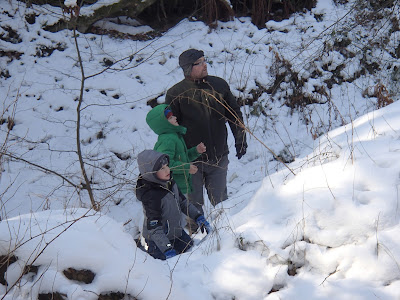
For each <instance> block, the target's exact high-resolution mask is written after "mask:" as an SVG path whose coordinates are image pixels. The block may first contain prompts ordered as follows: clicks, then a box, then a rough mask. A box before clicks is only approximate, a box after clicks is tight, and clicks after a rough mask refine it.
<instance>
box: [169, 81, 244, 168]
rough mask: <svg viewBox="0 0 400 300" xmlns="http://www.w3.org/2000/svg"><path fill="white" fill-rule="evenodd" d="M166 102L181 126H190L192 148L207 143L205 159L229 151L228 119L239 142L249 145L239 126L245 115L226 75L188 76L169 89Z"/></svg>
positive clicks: (189, 144)
mask: <svg viewBox="0 0 400 300" xmlns="http://www.w3.org/2000/svg"><path fill="white" fill-rule="evenodd" d="M165 103H166V104H168V105H170V107H171V110H172V112H173V113H174V115H175V116H176V117H177V118H178V122H179V124H180V125H182V126H184V127H186V128H187V133H186V135H185V136H184V139H185V142H186V145H187V147H188V148H191V147H194V146H196V145H198V144H199V143H200V142H203V143H204V144H205V145H206V147H207V152H206V153H203V154H202V156H201V159H202V160H203V161H217V160H219V159H220V158H221V157H222V156H223V155H227V154H228V153H229V150H228V145H227V137H228V132H227V129H226V125H225V123H226V121H228V123H229V126H230V128H231V130H232V133H233V136H234V137H235V144H236V145H245V146H246V147H247V144H246V134H245V132H244V130H243V128H241V127H240V126H239V124H240V123H242V124H243V117H242V113H241V111H240V107H239V105H238V103H237V101H236V98H235V97H234V96H233V95H232V93H231V91H230V89H229V85H228V83H227V82H226V81H225V80H223V79H222V78H219V77H215V76H207V77H205V78H204V79H201V80H196V81H192V80H190V79H187V78H185V79H184V80H182V81H181V82H179V83H177V84H175V85H174V86H173V87H172V88H170V89H169V90H168V91H167V95H166V97H165Z"/></svg>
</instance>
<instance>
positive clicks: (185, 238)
mask: <svg viewBox="0 0 400 300" xmlns="http://www.w3.org/2000/svg"><path fill="white" fill-rule="evenodd" d="M170 242H171V245H172V247H173V248H174V249H175V251H176V253H178V254H181V253H184V252H186V251H188V250H189V249H190V248H191V247H192V246H193V240H192V239H191V238H190V236H189V235H188V234H187V233H186V232H185V231H184V230H182V236H180V237H179V238H175V239H173V240H171V241H170ZM146 243H147V246H148V249H147V253H149V254H150V255H151V256H153V257H154V258H157V259H162V260H165V255H164V253H162V252H161V251H160V249H158V247H157V245H156V243H154V242H153V241H149V240H147V239H146Z"/></svg>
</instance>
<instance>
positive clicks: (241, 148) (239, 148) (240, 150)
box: [235, 143, 247, 159]
mask: <svg viewBox="0 0 400 300" xmlns="http://www.w3.org/2000/svg"><path fill="white" fill-rule="evenodd" d="M235 147H236V156H237V158H238V159H241V158H242V156H243V155H245V154H246V150H247V144H246V143H239V144H235Z"/></svg>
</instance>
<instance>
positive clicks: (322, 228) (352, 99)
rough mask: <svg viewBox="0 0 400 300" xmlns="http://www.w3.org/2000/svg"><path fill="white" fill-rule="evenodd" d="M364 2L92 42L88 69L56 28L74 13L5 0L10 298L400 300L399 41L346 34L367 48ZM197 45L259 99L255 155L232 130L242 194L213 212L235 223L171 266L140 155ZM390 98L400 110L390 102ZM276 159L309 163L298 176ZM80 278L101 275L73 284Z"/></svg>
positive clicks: (1, 193) (233, 188) (2, 289)
mask: <svg viewBox="0 0 400 300" xmlns="http://www.w3.org/2000/svg"><path fill="white" fill-rule="evenodd" d="M352 5H354V3H353V2H350V3H348V4H347V5H336V4H334V2H333V1H318V4H317V7H316V8H315V9H313V10H312V12H307V13H302V14H296V15H294V16H292V17H291V18H290V19H289V20H285V21H282V22H279V23H278V22H272V21H271V22H268V23H267V28H266V29H260V30H259V29H257V27H255V26H254V25H253V24H252V23H251V22H250V20H249V19H247V18H241V19H235V20H234V21H231V22H227V23H219V24H218V28H217V29H215V30H210V29H209V28H208V27H207V26H205V25H204V24H203V23H201V22H189V21H188V20H183V21H182V22H181V23H180V24H178V25H177V26H175V27H174V28H172V29H170V30H169V31H168V32H166V33H165V34H163V35H162V36H161V37H160V38H156V39H152V40H149V41H138V40H130V39H124V40H123V39H116V38H112V37H109V36H106V35H104V36H100V35H95V34H79V36H78V37H77V43H78V47H79V53H80V55H81V57H82V65H83V69H81V68H80V64H79V60H78V54H77V53H78V52H77V50H78V49H77V47H76V45H75V39H74V36H73V33H72V31H67V30H64V31H61V32H59V33H50V32H46V31H44V30H42V29H41V24H44V23H47V24H50V23H52V22H56V21H57V20H58V19H59V18H60V17H61V16H62V13H61V11H55V10H54V8H52V9H51V11H50V10H48V9H47V8H46V7H45V6H44V7H38V6H32V7H31V8H27V7H25V5H24V4H23V3H20V2H17V1H13V0H11V1H3V2H2V5H1V8H0V11H1V14H0V20H1V30H2V32H1V39H0V49H2V51H3V52H4V53H6V54H4V55H2V56H1V57H0V66H1V69H2V72H1V82H0V91H1V92H0V95H1V96H2V103H3V106H2V114H1V122H0V124H1V125H0V136H1V138H0V140H1V141H4V142H3V143H2V148H1V150H2V152H1V153H2V156H1V171H2V172H1V177H0V197H1V211H0V216H1V222H0V227H1V229H0V236H1V237H0V255H1V256H2V257H1V259H2V261H3V262H4V257H3V256H7V255H12V257H13V259H12V260H11V261H10V263H11V264H10V266H9V267H8V269H7V272H6V273H4V271H5V270H4V271H3V273H1V272H0V295H4V297H3V296H2V297H3V299H37V297H38V295H39V294H40V295H42V296H41V297H45V296H43V295H47V294H50V295H55V294H56V293H58V294H57V295H62V296H63V297H64V298H65V299H77V300H78V299H101V297H104V295H105V294H110V293H119V294H115V297H117V298H115V299H122V297H124V295H126V296H125V299H134V297H135V298H136V299H178V300H180V299H199V300H200V299H201V300H204V299H218V300H219V299H221V300H222V299H300V300H301V299H363V300H364V299H400V292H399V291H400V265H399V262H400V238H399V236H400V232H399V230H400V227H399V225H398V224H399V202H398V201H399V199H398V198H399V195H398V185H399V180H400V179H399V178H400V177H399V174H400V173H399V171H400V165H399V163H398V161H400V160H399V155H400V139H399V130H400V121H398V117H397V116H398V115H399V110H400V106H399V104H398V102H396V100H398V97H397V96H393V95H396V94H394V93H393V91H395V90H396V88H397V81H396V80H392V79H393V78H394V79H395V76H397V75H396V74H397V73H396V72H395V70H397V68H398V67H397V66H398V62H397V59H396V58H395V57H393V56H392V55H391V52H390V51H391V50H387V48H383V47H381V48H379V47H376V48H373V49H372V48H371V49H366V50H365V49H364V50H365V52H363V51H364V50H363V51H360V48H357V47H361V46H360V45H363V46H366V45H369V44H371V45H375V44H374V43H373V42H376V41H381V40H383V38H382V36H383V33H382V31H385V32H388V31H389V30H388V28H389V27H388V26H389V25H388V24H389V23H388V22H385V20H384V19H378V20H376V21H375V23H376V24H378V23H379V24H380V22H381V24H380V26H378V27H379V28H381V29H382V28H383V29H384V30H379V29H377V30H376V32H374V34H372V35H371V34H370V32H369V31H367V30H366V28H363V27H362V26H355V27H353V28H352V29H351V30H348V32H347V33H346V38H348V39H350V40H353V41H356V42H352V43H350V44H348V45H346V46H343V44H341V43H340V42H342V41H344V40H345V38H344V36H345V35H344V34H343V32H344V28H345V27H346V26H342V25H341V24H342V23H341V22H338V23H337V21H338V20H341V21H343V20H347V21H348V22H349V24H352V23H351V22H353V21H354V19H353V18H354V16H355V12H354V11H353V9H354V6H352ZM395 7H396V6H395ZM39 12H40V14H39ZM349 12H352V14H350V13H349ZM396 13H397V12H396ZM28 15H29V16H32V15H35V16H36V17H35V21H34V22H27V21H26V19H27V18H26V16H28ZM340 26H342V27H340ZM385 26H386V27H385ZM390 26H392V25H390ZM393 28H394V27H393ZM124 29H126V27H124ZM136 30H137V29H136ZM145 30H148V28H145ZM364 30H365V31H364ZM369 30H371V28H369ZM398 32H399V31H395V30H393V32H392V31H391V34H390V35H389V41H388V42H387V44H386V46H388V47H389V49H391V48H390V47H392V48H394V47H395V45H396V42H397V43H398V38H399V36H398ZM362 37H364V38H362ZM367 37H368V38H367ZM188 48H198V49H202V50H204V52H205V53H206V56H207V61H208V71H209V73H210V74H212V75H217V76H220V77H223V78H225V79H226V80H227V81H228V82H229V84H230V85H231V88H232V92H233V93H234V94H235V95H236V96H237V97H238V98H240V99H242V100H243V101H244V102H245V103H247V104H249V103H250V102H253V103H252V105H245V106H243V107H242V110H243V113H244V114H245V119H246V120H245V121H246V125H247V127H248V129H249V135H248V137H249V138H248V140H249V148H248V152H247V154H246V155H245V156H244V157H243V158H242V159H241V160H240V161H238V160H237V158H236V157H235V156H234V154H235V153H233V152H234V151H233V149H234V145H233V138H232V136H230V137H229V143H230V148H231V151H232V153H230V154H229V159H230V165H229V171H228V189H229V191H228V192H229V199H228V200H227V201H225V202H223V203H222V204H221V205H220V206H218V207H216V208H215V209H214V208H212V207H210V204H209V203H208V204H207V207H206V211H207V218H208V219H209V220H212V223H213V226H214V227H215V228H216V229H217V231H216V232H215V233H213V235H212V236H210V237H209V238H208V239H207V240H206V241H205V242H204V243H202V244H200V245H198V246H195V247H194V249H193V250H192V251H191V252H190V253H187V254H184V255H181V256H178V257H175V258H172V259H170V260H168V261H166V262H162V261H157V260H154V259H153V258H152V257H150V256H148V255H146V254H145V253H144V252H142V251H141V250H140V249H138V248H137V247H136V245H135V241H134V238H137V237H138V233H139V230H140V228H141V224H142V221H143V216H142V214H143V213H142V208H141V205H140V203H138V202H137V200H136V198H135V195H134V193H133V188H134V184H135V181H136V179H137V176H138V168H137V164H136V157H137V154H138V153H140V152H141V151H142V150H144V149H151V148H152V147H153V145H154V143H155V141H156V138H157V137H156V135H155V134H154V133H153V132H152V131H151V130H150V128H149V127H148V126H147V124H146V122H145V116H146V114H147V112H148V111H149V110H150V109H151V107H150V105H149V103H152V104H154V103H155V102H158V103H162V102H163V101H164V96H165V92H166V90H167V89H168V88H169V87H171V86H172V85H173V84H174V83H176V82H178V81H180V80H181V79H182V78H183V74H182V70H181V69H180V68H179V67H178V56H179V54H180V53H181V52H182V51H184V50H186V49H188ZM3 52H2V53H3ZM366 53H367V54H366ZM376 57H379V58H380V61H379V63H380V68H376V69H374V70H371V71H370V70H368V68H367V66H371V65H373V63H374V62H375V63H376V61H374V60H373V59H374V58H376ZM373 66H375V65H373ZM82 70H83V72H84V76H85V80H84V87H83V89H82V91H83V94H82V99H83V103H82V107H81V111H80V117H81V120H80V121H81V126H80V128H79V129H80V138H79V141H80V143H81V146H82V152H83V160H84V162H85V167H86V171H87V173H88V176H89V179H90V182H91V184H92V189H93V192H94V196H95V200H96V201H97V202H98V204H99V205H100V207H101V209H100V211H99V212H96V211H94V210H91V203H90V200H89V197H88V194H87V191H86V190H85V189H84V188H83V187H84V185H85V183H84V180H83V178H82V175H81V169H80V165H79V160H78V155H77V142H76V140H77V112H76V110H77V105H78V100H79V97H80V89H81V83H82ZM362 70H364V71H362ZM278 79H279V80H280V81H279V80H278ZM382 86H383V87H384V89H381V90H380V91H381V93H380V94H379V93H377V90H376V88H377V87H382ZM385 90H386V91H388V92H390V93H391V94H390V97H391V99H393V100H395V102H394V104H391V105H389V106H386V107H384V108H382V109H379V110H376V108H377V107H378V104H379V101H382V99H384V100H385V99H386V100H388V99H389V97H386V96H385V95H386V94H385V93H382V91H385ZM382 95H384V97H383V98H382ZM391 99H390V100H391ZM296 101H298V102H296ZM302 101H303V102H304V101H305V102H306V103H309V104H308V105H303V106H298V105H299V103H302ZM303 104H304V103H303ZM344 124H347V125H346V126H343V127H341V125H344ZM335 128H336V129H335ZM329 130H331V131H329ZM328 131H329V132H328ZM269 149H270V150H272V151H273V152H274V153H275V154H277V155H279V156H280V157H282V158H284V159H286V158H287V159H288V160H287V161H292V160H293V159H295V160H294V162H291V163H290V164H288V165H287V167H286V166H284V165H283V164H282V163H280V162H278V161H277V160H274V158H273V154H272V153H271V152H270V150H269ZM292 172H293V173H294V174H295V175H294V174H293V173H292ZM201 238H202V236H201V234H199V235H198V236H196V237H195V242H196V243H197V242H199V241H200V239H201ZM26 265H32V266H34V267H35V268H33V271H32V269H31V271H28V270H27V269H26V267H25V266H26ZM68 268H75V269H84V270H90V271H91V272H93V276H94V277H93V278H92V281H90V282H88V283H83V282H82V281H77V280H70V279H68V277H67V275H66V272H65V270H67V269H68ZM67 273H68V272H67ZM3 274H4V277H3V278H2V277H1V275H3ZM19 279H21V280H20V281H19ZM17 282H18V283H17ZM6 283H8V287H7V286H6ZM10 288H11V290H8V289H10ZM53 293H54V294H53ZM99 295H103V296H100V297H99ZM118 297H119V298H118ZM41 299H48V298H41ZM103 299H105V298H103Z"/></svg>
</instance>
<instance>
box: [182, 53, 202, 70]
mask: <svg viewBox="0 0 400 300" xmlns="http://www.w3.org/2000/svg"><path fill="white" fill-rule="evenodd" d="M203 56H204V52H203V51H201V50H196V49H189V50H186V51H184V52H182V54H181V55H179V66H180V67H181V68H182V69H183V74H184V75H185V76H190V74H191V73H192V67H193V63H195V62H196V60H198V59H199V58H200V57H203Z"/></svg>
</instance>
